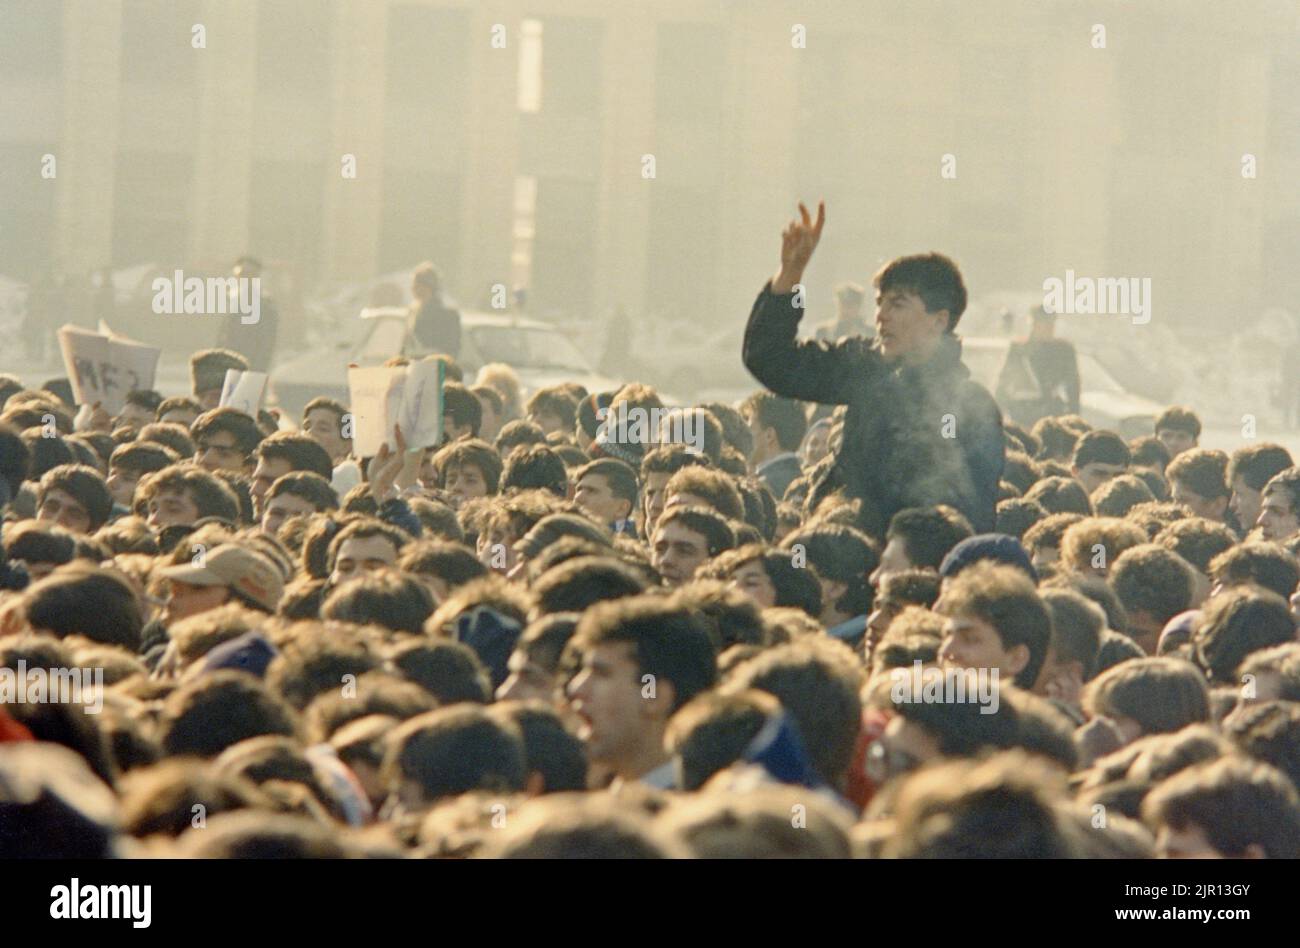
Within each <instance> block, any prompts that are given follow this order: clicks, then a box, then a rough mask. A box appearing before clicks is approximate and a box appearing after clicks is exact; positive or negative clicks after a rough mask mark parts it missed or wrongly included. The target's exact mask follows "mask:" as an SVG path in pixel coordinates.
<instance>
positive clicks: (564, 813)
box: [483, 794, 689, 859]
mask: <svg viewBox="0 0 1300 948" xmlns="http://www.w3.org/2000/svg"><path fill="white" fill-rule="evenodd" d="M483 855H484V856H486V857H490V858H498V859H673V858H680V857H682V856H687V855H689V853H688V852H687V851H685V850H684V849H683V848H682V847H681V846H680V845H679V844H677V843H676V842H675V841H673V840H672V839H671V837H669V836H668V835H667V834H666V833H663V832H661V831H659V830H657V829H656V828H655V827H654V826H653V825H652V824H651V822H650V821H649V819H647V818H646V817H644V816H642V815H641V814H639V813H638V812H636V811H635V810H633V809H631V808H630V807H629V806H627V805H622V806H620V805H618V804H617V802H615V801H613V800H609V799H603V798H592V797H589V796H587V795H586V794H557V795H555V796H547V797H543V798H541V799H537V800H532V801H529V802H528V803H527V804H525V805H524V806H523V807H521V808H520V809H519V812H518V813H517V814H516V815H515V817H514V818H513V819H512V820H511V821H510V822H509V824H508V825H507V826H506V828H505V829H503V830H501V831H500V833H498V834H497V835H496V837H495V838H494V839H492V840H491V841H490V842H489V845H488V846H487V847H485V849H484V852H483Z"/></svg>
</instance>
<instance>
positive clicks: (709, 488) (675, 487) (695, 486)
mask: <svg viewBox="0 0 1300 948" xmlns="http://www.w3.org/2000/svg"><path fill="white" fill-rule="evenodd" d="M674 494H691V495H693V496H695V497H698V498H700V499H701V500H703V501H704V502H705V503H707V504H708V505H709V506H710V507H712V508H713V509H714V510H716V511H717V512H718V513H720V514H722V516H724V517H726V518H727V519H728V520H743V519H744V517H745V502H744V500H742V499H741V496H740V491H739V490H738V489H737V488H736V484H735V480H734V479H733V478H732V476H731V475H730V474H727V473H725V472H723V471H720V470H717V469H716V468H709V467H690V466H688V467H684V468H682V469H680V470H679V471H677V473H675V474H674V475H673V476H672V477H670V478H669V479H668V483H667V484H666V485H665V486H664V499H665V500H667V499H668V498H670V497H672V495H674Z"/></svg>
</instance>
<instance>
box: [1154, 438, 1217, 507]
mask: <svg viewBox="0 0 1300 948" xmlns="http://www.w3.org/2000/svg"><path fill="white" fill-rule="evenodd" d="M1227 471H1228V456H1227V455H1226V454H1224V453H1223V452H1222V451H1214V450H1211V449H1209V448H1191V449H1190V450H1187V451H1184V452H1183V453H1182V454H1180V455H1178V457H1176V458H1174V459H1173V460H1172V461H1170V462H1169V467H1167V468H1166V469H1165V477H1166V478H1167V479H1168V481H1169V483H1170V484H1172V483H1173V482H1174V481H1180V482H1182V483H1183V484H1186V485H1187V486H1188V487H1190V488H1191V489H1192V490H1194V491H1196V493H1197V494H1199V495H1200V496H1202V497H1204V498H1205V499H1206V500H1215V499H1217V498H1219V497H1227V496H1228V494H1229V493H1230V491H1231V488H1229V486H1228V481H1227Z"/></svg>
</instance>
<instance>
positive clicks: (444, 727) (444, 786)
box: [383, 703, 527, 802]
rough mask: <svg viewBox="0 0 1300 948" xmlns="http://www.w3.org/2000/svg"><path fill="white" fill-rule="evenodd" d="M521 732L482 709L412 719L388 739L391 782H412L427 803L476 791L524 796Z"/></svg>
mask: <svg viewBox="0 0 1300 948" xmlns="http://www.w3.org/2000/svg"><path fill="white" fill-rule="evenodd" d="M525 768H526V764H525V755H524V741H523V736H522V735H521V734H520V731H519V728H518V727H517V726H516V725H515V724H514V723H512V722H511V721H509V720H508V719H506V718H504V717H503V716H502V715H500V714H493V713H492V712H490V711H489V710H487V709H485V708H483V707H481V706H479V705H476V704H464V703H462V704H457V705H453V706H451V707H447V708H440V709H438V710H437V711H430V712H428V713H427V714H421V715H418V716H417V717H414V718H411V719H410V720H409V721H406V722H404V723H403V724H401V725H399V726H398V727H396V728H395V729H394V730H393V731H392V733H391V734H390V735H389V738H388V751H387V753H386V755H385V758H384V766H383V773H384V779H385V782H386V783H387V784H388V785H389V786H390V787H396V786H398V785H399V784H400V783H401V782H403V781H411V782H412V783H413V784H415V785H416V787H417V788H418V790H419V792H420V794H421V796H422V798H423V799H424V800H425V801H426V802H433V801H435V800H438V799H441V798H442V797H447V796H455V795H456V794H460V793H466V792H468V791H470V790H500V791H503V792H505V791H518V790H522V789H524V781H525V778H526V776H527V771H526V769H525Z"/></svg>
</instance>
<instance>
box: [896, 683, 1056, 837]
mask: <svg viewBox="0 0 1300 948" xmlns="http://www.w3.org/2000/svg"><path fill="white" fill-rule="evenodd" d="M920 706H921V705H920V704H919V703H918V704H915V705H910V706H909V709H910V708H913V707H920ZM1002 716H1003V715H1002V714H992V715H987V717H989V718H999V717H1002ZM1046 766H1047V765H1045V764H1041V763H1039V762H1037V761H1034V760H1033V759H1032V758H1031V757H1027V756H1025V755H1024V754H1023V752H1004V753H1001V754H998V755H996V756H994V757H991V758H989V759H986V760H954V761H950V762H947V763H944V764H941V765H939V766H937V767H936V768H934V769H933V770H929V771H925V772H922V773H920V774H917V775H915V776H913V777H911V778H910V779H908V781H907V782H906V783H905V784H904V785H903V787H902V788H901V789H900V794H899V798H898V802H897V816H896V822H897V830H896V832H895V834H894V835H893V836H892V837H891V838H889V839H888V840H886V842H885V846H884V850H883V853H884V855H885V856H887V857H889V858H904V859H969V858H973V857H987V858H993V859H1067V858H1072V857H1077V856H1078V855H1079V853H1080V847H1079V845H1078V843H1077V842H1076V840H1077V836H1076V834H1073V833H1071V832H1070V831H1069V830H1068V829H1067V817H1066V816H1065V815H1064V814H1063V813H1062V811H1061V809H1060V808H1059V807H1058V806H1056V805H1055V799H1054V798H1055V797H1056V796H1057V795H1058V794H1060V793H1061V790H1060V789H1059V788H1054V787H1053V786H1052V783H1051V781H1053V780H1055V779H1057V778H1056V774H1054V773H1051V772H1050V771H1048V770H1047V769H1046Z"/></svg>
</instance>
